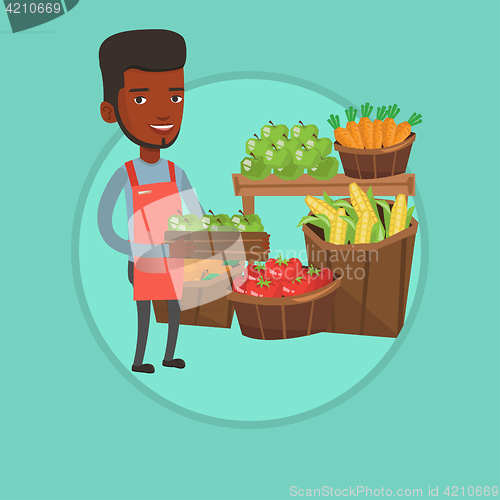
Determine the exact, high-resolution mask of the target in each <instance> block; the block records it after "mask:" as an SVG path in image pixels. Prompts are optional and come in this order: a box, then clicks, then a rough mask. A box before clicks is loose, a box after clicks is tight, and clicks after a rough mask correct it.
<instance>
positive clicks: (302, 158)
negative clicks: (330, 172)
mask: <svg viewBox="0 0 500 500" xmlns="http://www.w3.org/2000/svg"><path fill="white" fill-rule="evenodd" d="M302 146H303V147H302V148H299V149H297V150H296V151H295V154H294V155H293V163H295V164H296V165H300V166H301V167H302V168H311V167H315V166H316V165H318V163H319V161H320V160H321V153H320V152H319V151H318V150H317V149H316V148H309V149H307V148H306V147H304V145H302Z"/></svg>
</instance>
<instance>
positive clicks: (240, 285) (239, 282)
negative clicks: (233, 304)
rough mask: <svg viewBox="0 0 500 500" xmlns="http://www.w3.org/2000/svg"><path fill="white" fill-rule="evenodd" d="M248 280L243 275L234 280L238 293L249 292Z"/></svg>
mask: <svg viewBox="0 0 500 500" xmlns="http://www.w3.org/2000/svg"><path fill="white" fill-rule="evenodd" d="M247 287H248V281H245V278H244V277H243V276H236V278H234V280H233V290H234V291H235V292H238V293H247Z"/></svg>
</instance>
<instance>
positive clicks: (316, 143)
mask: <svg viewBox="0 0 500 500" xmlns="http://www.w3.org/2000/svg"><path fill="white" fill-rule="evenodd" d="M304 144H305V145H306V147H307V148H316V149H318V150H319V152H320V153H321V157H322V158H326V157H327V156H328V155H329V154H330V153H331V152H332V147H333V142H332V141H331V140H330V139H328V137H322V138H321V139H318V138H317V137H316V135H313V136H312V137H311V138H310V139H309V140H308V141H307V142H305V143H304Z"/></svg>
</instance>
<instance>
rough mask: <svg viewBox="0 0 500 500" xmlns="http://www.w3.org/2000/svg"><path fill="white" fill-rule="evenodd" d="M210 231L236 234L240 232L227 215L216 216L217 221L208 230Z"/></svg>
mask: <svg viewBox="0 0 500 500" xmlns="http://www.w3.org/2000/svg"><path fill="white" fill-rule="evenodd" d="M208 229H209V231H218V232H221V233H222V232H235V231H238V228H237V227H236V226H235V225H234V224H233V223H232V222H231V219H230V218H229V215H226V214H218V215H216V216H215V221H213V223H212V224H211V225H210V227H209V228H208Z"/></svg>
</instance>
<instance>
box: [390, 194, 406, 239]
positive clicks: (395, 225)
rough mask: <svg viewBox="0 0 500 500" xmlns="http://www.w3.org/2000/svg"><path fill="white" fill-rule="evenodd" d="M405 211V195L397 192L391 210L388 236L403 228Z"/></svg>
mask: <svg viewBox="0 0 500 500" xmlns="http://www.w3.org/2000/svg"><path fill="white" fill-rule="evenodd" d="M407 212H408V208H407V207H406V196H405V195H404V194H398V195H397V196H396V201H395V203H394V205H393V206H392V210H391V223H390V224H389V236H394V235H395V234H397V233H399V232H400V231H402V230H403V229H404V228H405V226H406V214H407Z"/></svg>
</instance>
